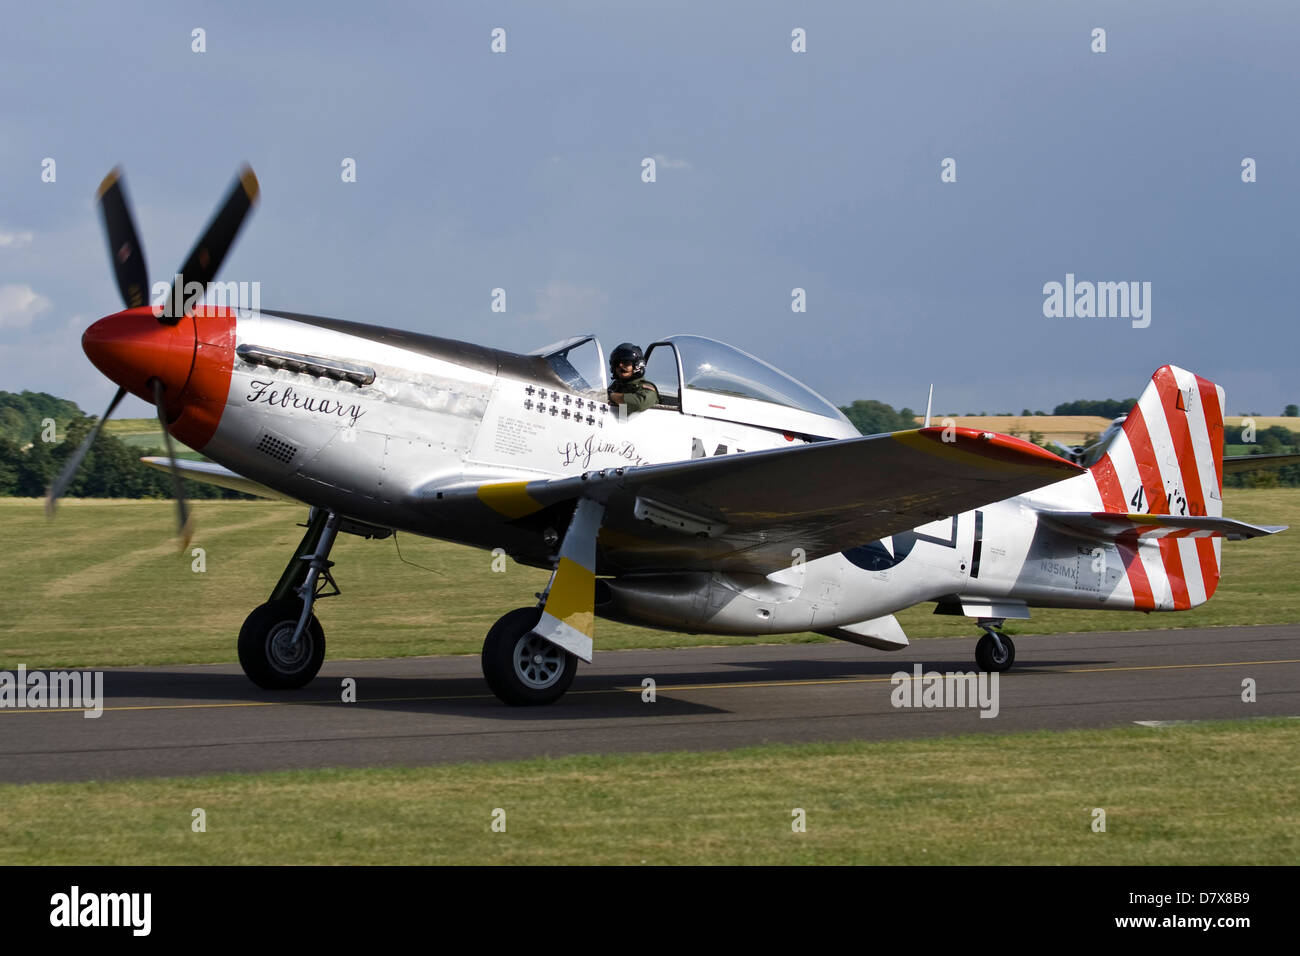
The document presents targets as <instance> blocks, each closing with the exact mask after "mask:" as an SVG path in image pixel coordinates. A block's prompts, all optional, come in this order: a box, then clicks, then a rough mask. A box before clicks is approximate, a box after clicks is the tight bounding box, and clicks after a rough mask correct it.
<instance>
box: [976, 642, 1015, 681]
mask: <svg viewBox="0 0 1300 956" xmlns="http://www.w3.org/2000/svg"><path fill="white" fill-rule="evenodd" d="M998 638H999V640H1000V641H1001V643H1002V647H1001V648H999V647H998V641H997V640H994V638H993V635H992V634H985V635H984V636H983V637H981V638H980V639H979V643H978V644H976V645H975V663H976V664H977V665H978V666H979V669H980V670H982V671H989V672H1001V671H1006V670H1010V669H1011V665H1012V664H1014V663H1015V662H1016V645H1015V644H1013V643H1012V641H1011V638H1009V637H1007V636H1006V635H1005V634H999V635H998Z"/></svg>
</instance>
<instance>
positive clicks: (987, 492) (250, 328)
mask: <svg viewBox="0 0 1300 956" xmlns="http://www.w3.org/2000/svg"><path fill="white" fill-rule="evenodd" d="M257 188H258V187H257V181H256V179H255V178H254V177H253V175H252V172H251V170H247V169H245V170H244V172H243V173H242V175H241V176H240V178H239V179H238V181H237V182H236V184H235V186H234V188H233V189H232V191H231V192H230V194H229V196H228V197H227V199H226V202H225V203H224V205H223V206H222V208H221V209H220V210H219V211H218V213H217V215H216V217H215V218H214V219H213V221H212V223H211V224H210V225H209V226H208V229H207V230H206V232H205V233H204V235H203V236H202V238H201V239H200V240H199V243H198V244H197V245H196V247H195V249H194V251H193V252H192V253H191V255H190V257H189V259H188V261H187V262H186V263H185V265H184V266H183V268H182V269H181V271H180V273H179V274H178V275H176V277H175V281H174V284H173V287H172V290H171V295H170V296H169V297H167V298H165V299H164V298H163V297H162V296H159V297H158V298H159V299H160V302H159V303H158V304H155V305H150V304H148V301H147V299H146V290H148V289H149V288H150V286H149V279H148V273H147V271H146V266H145V261H144V256H143V253H142V251H141V249H140V244H139V241H138V239H137V237H136V230H135V226H134V223H133V221H132V217H131V213H130V211H129V206H128V204H127V201H126V196H125V193H124V191H123V187H122V182H121V180H120V178H119V177H118V176H117V174H116V172H115V173H112V174H110V175H109V177H108V178H107V179H105V181H104V183H103V185H102V186H101V188H100V194H99V199H100V208H101V210H102V213H103V219H104V224H105V228H106V231H107V233H108V239H109V249H110V252H111V254H112V260H113V264H114V268H115V274H116V278H117V283H118V288H119V289H120V291H121V293H122V296H123V298H124V299H125V301H126V305H127V308H126V310H125V311H122V312H118V313H116V314H114V315H110V316H107V317H106V318H103V319H100V320H99V321H98V322H96V323H95V324H93V325H92V326H90V328H89V329H87V330H86V333H85V335H84V336H83V338H82V345H83V348H84V349H85V352H86V354H87V355H88V356H89V357H90V360H91V361H92V362H93V363H94V364H95V365H96V366H97V367H98V368H99V369H100V371H102V372H103V373H104V374H105V375H107V376H108V377H109V378H111V379H112V380H113V381H115V382H117V383H118V384H119V386H120V388H119V389H118V392H117V395H116V396H115V397H114V398H113V401H112V402H111V403H110V405H109V407H108V410H107V411H106V412H105V415H104V418H101V419H100V422H99V424H102V422H103V420H104V419H105V418H107V417H108V416H109V415H111V414H112V412H113V409H114V408H115V407H116V406H117V403H118V402H119V401H120V400H121V398H122V397H123V396H124V395H125V393H126V392H131V393H132V394H135V395H138V396H140V397H141V398H144V399H146V400H148V401H151V402H153V403H154V404H155V405H156V406H157V408H158V416H159V420H160V421H161V423H162V425H163V429H164V433H165V434H166V435H167V436H175V437H176V438H177V439H179V440H180V441H182V442H184V443H185V444H187V445H189V446H190V447H191V448H194V449H197V450H200V451H202V452H203V454H204V455H205V456H207V457H208V458H210V459H211V462H189V461H180V460H178V459H176V458H175V456H174V455H173V454H172V452H171V438H170V437H167V442H168V457H167V458H159V459H146V461H148V462H149V463H150V464H152V465H154V466H156V467H161V468H165V469H170V470H171V472H172V474H173V476H175V477H176V488H177V506H178V508H179V510H180V522H181V526H182V529H185V528H186V527H187V526H188V517H187V512H186V507H185V502H184V498H183V496H182V495H181V493H180V487H181V484H180V481H179V476H181V475H183V476H185V477H189V478H193V479H196V480H199V481H207V482H211V483H213V484H217V485H221V486H224V487H227V488H234V489H238V490H241V491H246V492H251V493H253V494H255V495H261V496H264V497H268V498H279V499H286V500H291V501H297V502H302V503H304V504H307V505H309V506H310V507H311V509H312V510H311V518H310V521H309V524H308V530H307V533H306V534H305V535H304V536H303V539H302V542H301V544H300V545H299V547H298V550H297V552H296V553H295V554H294V555H293V556H292V557H291V558H290V560H289V562H288V564H287V566H286V567H285V569H284V573H283V574H282V575H281V577H280V579H279V581H278V582H277V583H276V585H275V587H274V589H273V590H272V592H271V595H270V599H269V600H268V601H267V602H266V603H264V604H262V605H261V606H259V607H257V608H256V609H255V610H254V611H253V612H252V613H251V614H250V615H249V616H248V618H247V620H246V621H245V622H244V626H243V628H242V630H241V632H240V634H239V644H238V647H239V659H240V663H241V664H242V665H243V668H244V672H245V673H246V674H247V675H248V677H249V678H250V679H251V680H252V681H253V682H254V683H256V684H257V685H258V686H261V687H265V688H296V687H301V686H303V685H305V684H306V683H308V682H309V681H310V680H311V679H312V678H313V677H315V675H316V673H317V671H318V670H319V669H320V666H321V662H322V660H323V659H324V656H325V638H324V634H323V632H322V629H321V626H320V622H319V621H318V620H317V618H316V616H315V614H314V613H313V605H314V603H315V601H316V599H317V597H319V596H321V595H322V594H323V593H325V591H326V589H327V588H328V587H329V586H331V585H332V584H333V578H332V576H331V571H330V568H331V565H332V562H330V560H329V554H330V549H331V547H332V545H333V543H334V540H335V537H336V535H337V534H338V533H339V532H340V531H342V532H348V533H354V534H360V535H364V536H368V537H370V536H373V537H385V536H387V535H388V534H390V533H391V532H392V531H393V530H399V531H406V532H411V533H414V534H420V535H426V536H429V537H434V538H441V539H444V540H448V541H456V542H460V543H462V544H468V545H473V546H475V547H480V548H484V549H495V548H502V549H504V551H505V552H506V553H508V554H509V555H510V556H511V557H512V558H513V559H514V560H516V561H519V562H522V563H524V564H527V565H531V566H534V567H539V568H548V569H551V570H552V576H551V579H550V583H549V585H548V586H547V588H546V590H545V592H544V593H543V594H542V595H540V598H541V600H540V601H539V602H538V604H536V605H535V606H527V607H521V608H518V609H516V610H513V611H510V612H509V613H507V614H505V615H504V616H503V617H502V618H501V619H500V620H498V621H497V622H496V624H495V625H493V627H492V628H491V630H490V631H489V632H488V634H487V638H486V640H485V641H484V644H483V654H482V664H483V674H484V677H485V678H486V679H487V682H488V685H489V686H490V687H491V688H492V690H493V691H494V692H495V693H496V695H497V696H498V697H500V698H501V700H503V701H505V702H506V703H509V704H544V703H550V702H552V701H555V700H557V699H558V698H559V697H561V696H562V695H563V694H564V692H565V690H566V689H567V688H568V687H569V685H570V683H571V682H572V680H573V677H574V673H575V671H576V668H577V661H578V659H582V660H584V661H588V662H590V661H591V658H592V650H593V637H594V631H595V628H594V624H595V618H596V617H597V616H601V617H605V618H609V619H613V620H618V621H625V622H629V623H633V624H639V625H643V626H647V627H658V628H665V629H669V630H681V631H690V632H696V633H711V634H752V635H760V634H780V633H790V632H799V631H808V630H811V631H817V632H820V633H822V634H827V635H830V636H832V637H836V638H840V639H842V640H846V641H851V642H853V643H856V644H861V645H865V646H867V647H872V648H878V649H882V650H898V649H900V648H903V647H906V646H907V643H908V641H907V637H906V636H905V635H904V634H903V631H902V629H901V627H900V626H899V624H898V622H897V620H896V619H895V618H894V616H893V613H894V612H895V611H898V610H901V609H903V608H907V607H910V606H911V605H914V604H917V603H920V602H928V601H935V602H938V610H939V611H941V612H948V613H953V614H964V615H966V616H969V617H973V618H975V619H976V621H977V622H978V625H979V627H980V628H981V629H982V630H983V631H984V632H985V633H984V636H983V637H982V638H981V639H980V641H979V642H978V645H977V649H976V660H977V662H978V664H979V666H980V667H981V668H983V669H986V670H992V671H1004V670H1006V669H1007V668H1009V667H1011V665H1012V662H1013V661H1014V660H1015V646H1014V645H1013V643H1012V641H1011V639H1010V638H1009V637H1007V636H1006V635H1005V634H1003V633H1002V632H1001V630H1000V628H1001V627H1002V625H1003V623H1004V622H1005V620H1006V619H1007V618H1024V617H1028V616H1029V611H1028V609H1029V608H1030V607H1066V608H1114V609H1122V610H1140V611H1153V610H1159V611H1171V610H1181V609H1184V608H1190V607H1195V606H1197V605H1199V604H1201V603H1203V602H1204V601H1206V600H1208V599H1209V598H1210V596H1211V595H1213V594H1214V590H1215V586H1216V585H1217V584H1218V581H1219V573H1220V566H1221V544H1222V539H1223V538H1249V537H1255V536H1258V535H1264V534H1270V533H1273V532H1275V531H1280V530H1282V529H1281V528H1275V527H1257V526H1253V525H1249V524H1245V523H1243V522H1240V521H1234V520H1231V519H1229V518H1225V517H1223V507H1222V499H1221V497H1220V495H1221V489H1222V487H1223V471H1224V461H1223V457H1222V448H1223V412H1224V401H1223V390H1222V389H1221V388H1219V387H1218V386H1216V385H1214V384H1213V383H1211V382H1208V381H1206V380H1205V379H1203V378H1201V377H1199V376H1196V375H1193V374H1192V373H1190V372H1187V371H1184V370H1183V369H1180V368H1175V367H1173V366H1170V365H1166V366H1164V367H1163V368H1160V369H1158V370H1157V371H1156V373H1155V374H1154V375H1153V376H1152V379H1151V382H1150V384H1149V385H1148V386H1147V388H1146V390H1145V391H1144V392H1143V393H1142V397H1141V399H1140V400H1139V401H1138V403H1137V405H1135V406H1134V408H1133V410H1132V411H1131V412H1130V413H1129V414H1128V417H1127V419H1126V420H1125V421H1124V424H1123V427H1122V428H1120V429H1116V430H1115V431H1114V433H1113V434H1112V435H1110V436H1109V437H1108V440H1107V442H1106V445H1105V448H1104V449H1099V452H1100V457H1099V459H1098V460H1097V461H1095V463H1093V464H1091V465H1090V466H1089V467H1084V466H1082V465H1080V464H1076V463H1074V462H1071V461H1067V460H1065V459H1063V458H1060V457H1058V456H1056V455H1054V454H1052V453H1051V452H1049V451H1047V450H1045V449H1043V448H1040V447H1038V446H1036V445H1033V444H1030V443H1028V442H1025V441H1021V440H1019V439H1017V438H1013V437H1010V436H1007V435H999V434H994V433H991V432H983V431H978V430H974V429H969V428H958V427H946V428H945V427H928V422H927V427H923V428H919V429H915V430H911V431H902V432H895V433H893V434H882V435H869V436H865V437H863V436H860V435H859V434H858V433H857V431H856V430H855V429H854V427H853V425H852V424H850V423H849V421H848V420H847V419H845V417H844V416H843V415H842V414H841V413H840V412H839V410H838V409H836V408H835V406H833V405H832V404H830V403H829V402H828V401H826V400H825V399H823V398H822V397H821V396H819V395H817V394H816V393H815V392H813V391H812V390H810V389H808V388H806V387H805V386H803V385H801V384H800V383H799V382H797V381H795V380H794V379H792V378H791V377H789V376H788V375H785V374H784V373H782V372H780V371H778V370H777V369H775V368H773V367H772V366H771V365H768V364H767V363H765V362H763V361H761V360H759V359H757V358H755V357H753V356H752V355H749V354H747V353H746V352H742V351H741V350H739V349H736V348H732V347H730V346H727V345H724V344H722V343H720V342H716V341H713V340H711V339H707V338H702V337H700V336H697V335H673V336H669V337H667V338H665V339H662V340H660V341H657V342H655V343H653V344H652V345H651V346H650V347H649V349H648V350H647V353H646V356H645V361H646V363H647V371H646V378H647V379H648V380H649V381H651V382H653V383H654V384H655V385H656V386H657V390H658V397H659V400H658V403H657V404H655V405H654V406H653V407H650V408H646V409H645V410H643V411H638V412H635V413H632V414H628V413H627V412H626V409H620V408H619V406H617V405H614V404H611V403H610V401H609V400H608V396H607V393H606V387H607V378H606V370H605V361H604V356H603V353H602V351H601V348H600V345H599V343H598V342H597V341H596V339H595V338H594V337H593V336H590V335H588V336H583V337H579V338H572V339H569V340H567V341H564V342H560V343H557V344H555V345H552V346H549V347H547V348H543V349H539V350H537V351H535V352H531V353H528V354H526V355H525V354H517V353H514V352H508V351H502V350H499V349H491V348H484V347H481V346H477V345H471V344H467V343H464V342H456V341H452V340H449V339H443V338H435V337H432V336H428V335H419V334H415V333H411V332H404V331H400V330H395V329H388V328H381V327H378V326H373V325H363V324H360V323H357V322H347V321H342V320H339V319H328V318H319V317H315V316H307V315H297V314H293V313H289V312H277V311H272V310H260V311H242V310H236V309H231V308H225V307H219V306H212V305H205V304H202V301H201V299H202V292H203V290H204V289H206V288H207V285H208V283H209V282H210V281H211V280H212V279H213V278H214V277H215V275H216V272H217V269H218V268H219V266H220V264H221V261H222V259H223V258H224V257H225V254H226V252H227V251H228V250H229V248H230V245H231V243H232V242H233V241H234V238H235V235H236V233H237V232H238V230H239V227H240V225H241V224H242V222H243V220H244V217H245V216H246V215H247V213H248V211H249V209H250V208H251V206H252V204H253V203H254V201H255V200H256V197H257ZM194 283H197V286H195V285H193V284H194ZM190 289H194V290H195V293H194V294H192V295H187V293H188V292H189V290H190ZM186 306H188V307H186ZM97 431H98V425H97V426H96V428H95V429H94V430H92V433H91V434H90V435H89V436H88V437H87V439H86V443H85V444H84V445H83V446H82V447H81V448H80V449H79V450H78V452H77V454H75V455H74V456H73V457H72V458H70V459H69V462H68V466H67V468H66V469H65V471H64V473H63V474H62V475H61V476H60V477H59V479H58V480H57V481H56V482H55V483H54V485H53V486H52V488H51V491H50V501H49V503H50V507H51V508H52V507H53V503H54V501H55V500H56V499H57V497H58V495H59V494H60V493H61V492H62V491H63V490H64V489H65V488H66V486H67V483H68V481H70V480H71V477H72V475H73V474H74V473H75V470H76V468H77V465H78V463H79V462H80V460H81V458H82V457H84V453H85V450H86V449H87V448H88V447H89V445H90V443H91V442H93V441H94V437H95V434H96V433H97Z"/></svg>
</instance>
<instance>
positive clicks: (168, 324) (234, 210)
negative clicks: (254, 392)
mask: <svg viewBox="0 0 1300 956" xmlns="http://www.w3.org/2000/svg"><path fill="white" fill-rule="evenodd" d="M257 194H258V185H257V177H256V176H254V175H253V171H252V169H250V168H249V167H248V166H244V167H243V169H241V170H240V173H239V178H238V179H237V180H236V181H235V184H234V185H233V186H232V187H231V189H230V192H229V193H228V194H227V195H226V199H225V201H224V202H223V203H222V204H221V207H220V208H219V209H218V210H217V213H216V215H215V216H213V217H212V220H211V221H210V222H209V223H208V225H207V228H206V229H204V231H203V234H202V235H201V236H200V237H199V241H198V242H197V243H195V245H194V248H193V249H192V250H190V254H189V256H187V257H186V259H185V264H184V265H183V266H182V267H181V270H180V272H179V273H178V274H177V275H176V276H175V277H174V280H173V285H172V288H171V290H170V293H169V295H168V298H167V299H166V300H165V301H163V302H161V303H158V304H155V305H154V306H153V307H152V308H151V309H150V311H149V312H143V313H142V312H141V310H142V309H143V308H144V307H146V306H149V289H150V285H149V272H148V267H147V266H146V265H145V259H144V249H143V248H142V247H141V245H140V239H139V236H138V235H137V233H136V228H135V219H134V217H133V216H132V215H131V206H130V203H129V202H128V201H127V198H126V191H125V189H123V186H122V176H121V172H120V171H119V170H117V169H114V170H113V171H112V172H111V173H109V174H108V175H107V176H106V177H105V178H104V181H103V183H101V184H100V187H99V211H100V215H101V217H102V219H103V222H104V232H105V233H106V234H107V236H108V251H109V256H110V257H111V259H112V264H113V276H114V278H115V279H116V280H117V288H118V291H119V292H121V294H122V301H123V302H124V303H125V304H126V307H127V309H128V311H127V312H122V313H118V314H117V315H114V316H109V317H107V318H105V319H101V320H100V321H99V322H97V323H95V324H94V325H92V326H91V327H90V328H89V329H87V330H86V334H85V335H84V336H83V338H82V345H83V347H84V348H85V349H86V352H87V354H88V355H90V356H91V358H92V360H94V361H95V364H96V365H98V366H99V367H100V368H101V369H106V368H111V369H113V370H114V371H115V372H117V373H118V374H113V375H111V376H110V377H112V378H114V379H116V380H117V381H118V382H120V383H122V384H121V386H120V387H119V388H118V390H117V394H115V395H114V396H113V400H112V401H111V402H109V403H108V408H107V409H105V411H104V414H103V415H102V416H101V417H100V418H99V419H98V420H97V421H96V422H95V425H94V427H93V428H91V430H90V432H89V434H87V435H86V438H85V440H84V441H83V442H82V443H81V446H80V447H79V448H78V449H77V450H76V451H75V452H74V453H73V454H72V455H71V456H70V457H69V458H68V460H67V463H66V464H65V465H64V466H63V470H62V471H61V472H60V473H59V476H58V477H57V478H56V479H55V480H54V482H53V484H51V485H50V490H49V493H48V495H47V496H46V498H45V511H46V513H47V514H49V515H53V514H54V509H55V507H56V505H57V504H58V500H59V497H60V496H61V495H62V494H63V493H64V492H65V491H67V489H68V485H69V484H71V482H72V479H73V478H74V477H75V476H76V473H77V469H78V468H79V467H81V463H82V461H83V460H84V459H85V457H86V453H87V452H88V451H90V447H91V445H93V444H94V442H95V439H96V438H97V437H98V436H99V432H100V429H101V428H103V425H104V422H105V421H107V420H108V417H109V416H110V415H112V414H113V410H114V409H116V408H117V406H118V403H120V402H121V401H122V399H123V398H124V397H125V396H126V393H127V392H134V393H135V394H137V395H139V396H140V397H141V398H145V399H147V400H150V401H152V402H153V403H154V405H156V406H157V407H158V423H159V424H160V425H161V426H162V430H163V440H164V442H165V443H166V445H167V458H168V460H169V461H170V462H171V474H172V488H173V491H174V493H175V495H176V511H177V528H178V533H179V535H180V538H181V547H182V548H184V547H185V546H186V545H188V544H189V540H190V533H191V525H190V514H189V508H188V506H187V505H186V502H185V493H184V489H183V488H182V485H181V475H180V471H179V470H178V469H177V467H176V455H175V451H174V448H173V445H172V437H171V433H170V432H169V431H168V429H167V426H168V422H169V418H168V408H167V405H168V400H169V399H170V400H171V402H172V404H173V405H176V404H178V399H179V396H180V393H181V391H182V390H183V389H184V387H185V384H186V381H187V380H188V377H189V374H190V369H191V367H192V365H193V361H194V355H195V349H196V344H195V342H194V341H193V340H192V339H191V338H188V337H187V335H186V334H185V333H183V332H181V331H180V330H178V329H177V326H178V325H179V323H180V322H181V321H182V320H183V319H185V318H187V317H188V313H186V312H185V311H184V305H183V304H184V302H185V298H184V294H185V287H186V286H190V287H191V289H192V288H193V284H194V283H198V284H199V285H200V286H201V287H202V288H204V289H206V288H207V285H208V283H209V282H211V281H212V280H213V279H214V278H215V277H216V274H217V270H219V269H220V268H221V263H222V260H224V259H225V258H226V253H228V252H229V251H230V247H231V246H232V245H233V244H234V241H235V236H237V235H238V234H239V229H240V227H241V226H242V225H243V223H244V219H245V218H246V217H247V215H248V212H249V210H250V209H252V207H253V204H254V203H255V202H256V201H257ZM200 299H201V297H200ZM131 310H134V311H131ZM150 313H151V317H150ZM142 362H143V368H144V371H145V375H146V377H145V378H143V380H141V376H140V370H141V367H142ZM174 418H175V416H174V415H173V417H172V419H171V420H174Z"/></svg>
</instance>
